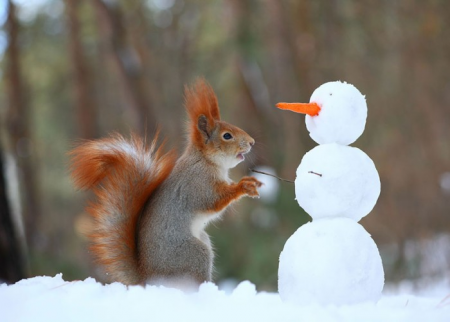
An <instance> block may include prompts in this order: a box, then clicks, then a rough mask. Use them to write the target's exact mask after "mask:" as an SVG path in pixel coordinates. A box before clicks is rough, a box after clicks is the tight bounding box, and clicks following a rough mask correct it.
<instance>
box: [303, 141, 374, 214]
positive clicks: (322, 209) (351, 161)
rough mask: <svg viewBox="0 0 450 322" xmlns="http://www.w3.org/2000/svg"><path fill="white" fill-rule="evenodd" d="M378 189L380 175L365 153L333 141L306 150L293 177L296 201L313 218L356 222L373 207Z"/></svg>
mask: <svg viewBox="0 0 450 322" xmlns="http://www.w3.org/2000/svg"><path fill="white" fill-rule="evenodd" d="M380 188H381V187H380V177H379V175H378V172H377V170H376V168H375V165H374V163H373V161H372V160H371V159H370V158H369V157H368V156H367V154H365V153H364V152H363V151H361V150H360V149H358V148H354V147H349V146H343V145H338V144H334V143H333V144H322V145H318V146H316V147H315V148H314V149H312V150H311V151H309V152H307V153H306V154H305V155H304V157H303V159H302V162H301V163H300V165H299V167H298V168H297V178H296V179H295V195H296V199H297V202H298V203H299V205H300V207H302V208H303V209H304V210H305V211H306V212H307V213H308V214H309V215H310V216H311V217H312V218H313V219H316V218H324V217H348V218H352V219H354V220H356V221H359V220H360V219H361V218H362V217H364V216H366V215H367V214H368V213H369V212H370V211H371V210H372V209H373V207H374V206H375V203H376V202H377V199H378V196H379V195H380Z"/></svg>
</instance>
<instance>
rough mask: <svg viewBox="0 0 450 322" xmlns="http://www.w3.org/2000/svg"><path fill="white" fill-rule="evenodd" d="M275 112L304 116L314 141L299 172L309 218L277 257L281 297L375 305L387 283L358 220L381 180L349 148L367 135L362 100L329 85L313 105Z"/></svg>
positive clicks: (346, 87)
mask: <svg viewBox="0 0 450 322" xmlns="http://www.w3.org/2000/svg"><path fill="white" fill-rule="evenodd" d="M277 107H278V108H280V109H285V110H291V111H294V112H297V113H304V114H307V115H306V119H305V122H306V127H307V129H308V131H309V133H310V136H311V138H312V139H313V140H314V141H316V142H317V143H319V145H318V146H316V147H315V148H313V149H312V150H311V151H309V152H307V153H306V154H305V155H304V157H303V159H302V161H301V163H300V165H299V167H298V169H297V177H296V180H295V195H296V199H297V201H298V203H299V205H300V206H301V207H302V208H303V209H304V210H305V211H306V212H307V213H308V214H309V215H310V216H311V217H312V219H313V220H312V222H309V223H307V224H305V225H303V226H301V227H300V228H299V229H298V230H297V231H296V232H295V233H294V234H293V235H292V236H291V237H290V238H289V239H288V241H287V242H286V244H285V246H284V249H283V251H282V252H281V255H280V263H279V270H278V290H279V294H280V297H281V299H282V300H283V301H285V302H293V303H297V304H310V303H318V304H325V305H328V304H335V305H344V304H353V303H360V302H366V301H377V300H378V299H379V298H380V296H381V292H382V289H383V285H384V271H383V266H382V263H381V257H380V254H379V252H378V248H377V246H376V244H375V242H374V241H373V239H372V238H371V236H370V235H369V233H367V231H366V230H365V229H364V228H363V227H362V226H361V225H360V224H359V223H358V221H359V220H360V219H361V218H362V217H364V216H366V215H367V214H368V213H369V212H370V211H371V210H372V209H373V207H374V206H375V203H376V201H377V199H378V196H379V195H380V178H379V176H378V172H377V170H376V168H375V165H374V163H373V161H372V160H371V159H370V158H369V157H368V156H367V154H365V153H364V152H363V151H361V150H360V149H358V148H355V147H350V146H348V145H349V144H351V143H353V142H354V141H356V139H358V137H359V136H360V135H361V134H362V133H363V131H364V127H365V123H366V118H367V105H366V100H365V98H364V96H363V95H362V94H361V93H360V92H359V90H358V89H357V88H356V87H354V86H353V85H351V84H348V83H342V82H339V81H337V82H329V83H325V84H323V85H321V86H320V87H319V88H317V89H316V90H315V91H314V93H313V94H312V96H311V99H310V103H307V104H302V103H279V104H277Z"/></svg>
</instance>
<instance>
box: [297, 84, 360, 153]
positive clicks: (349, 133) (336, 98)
mask: <svg viewBox="0 0 450 322" xmlns="http://www.w3.org/2000/svg"><path fill="white" fill-rule="evenodd" d="M310 102H311V103H312V102H314V103H317V104H318V105H319V106H320V107H321V110H320V112H319V115H318V116H309V115H306V117H305V123H306V128H307V129H308V131H309V135H310V136H311V138H312V139H313V140H314V141H316V142H317V143H319V144H327V143H338V144H342V145H349V144H352V143H353V142H355V141H356V140H357V139H358V138H359V137H360V136H361V134H362V133H363V132H364V128H365V126H366V119H367V103H366V99H365V98H364V96H363V95H362V94H361V92H360V91H359V90H358V89H357V88H356V87H355V86H353V85H351V84H348V83H345V82H344V83H342V82H339V81H337V82H328V83H325V84H323V85H321V86H319V87H318V88H317V89H316V90H315V91H314V92H313V94H312V95H311V99H310Z"/></svg>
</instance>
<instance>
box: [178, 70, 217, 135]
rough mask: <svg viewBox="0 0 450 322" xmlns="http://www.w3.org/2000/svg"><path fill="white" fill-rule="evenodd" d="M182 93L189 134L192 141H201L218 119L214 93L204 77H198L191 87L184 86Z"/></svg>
mask: <svg viewBox="0 0 450 322" xmlns="http://www.w3.org/2000/svg"><path fill="white" fill-rule="evenodd" d="M184 93H185V94H184V95H185V106H186V110H187V112H188V115H189V119H190V131H191V135H193V139H194V141H197V140H202V141H203V138H204V135H205V134H207V135H210V131H212V129H214V126H215V123H216V122H217V121H220V112H219V104H218V103H217V97H216V94H215V93H214V90H213V89H212V87H211V85H209V84H208V82H206V80H205V79H204V78H198V79H197V80H196V81H195V82H194V84H193V86H191V87H187V86H186V87H185V91H184ZM205 131H206V132H205ZM199 135H200V136H199Z"/></svg>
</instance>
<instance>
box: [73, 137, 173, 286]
mask: <svg viewBox="0 0 450 322" xmlns="http://www.w3.org/2000/svg"><path fill="white" fill-rule="evenodd" d="M157 140H158V135H156V137H155V139H154V140H153V142H152V143H151V145H150V146H149V147H148V146H146V145H145V142H143V140H142V139H140V138H138V137H137V136H134V135H133V136H132V138H131V140H130V141H127V140H125V139H124V138H123V137H122V136H120V135H115V136H113V137H112V138H108V139H101V140H96V141H88V142H86V143H84V144H82V145H80V146H78V147H77V148H75V149H74V150H72V151H71V152H70V156H71V157H72V159H71V160H72V164H71V171H72V177H73V179H74V182H75V185H76V186H77V187H79V188H81V189H92V191H93V192H94V193H95V195H96V197H97V200H96V201H95V202H93V203H91V204H90V205H89V207H88V208H87V211H88V212H89V214H90V215H92V217H93V218H94V222H95V229H94V233H93V234H92V235H91V236H89V237H90V239H91V241H92V246H91V249H92V252H93V253H94V255H95V257H96V259H97V260H98V261H99V262H100V263H101V264H102V265H103V267H105V270H106V272H107V273H108V274H109V275H110V277H111V278H112V280H115V281H120V282H122V283H124V284H137V283H141V282H142V281H141V280H140V279H141V277H140V275H139V272H138V267H137V258H136V241H135V238H136V225H137V221H138V218H139V215H140V212H141V209H142V208H143V207H144V204H145V203H146V201H147V200H148V198H149V197H150V195H151V194H152V193H153V191H154V190H155V189H156V188H157V187H158V186H159V185H160V184H161V183H162V182H163V181H164V180H165V179H166V178H167V176H168V175H169V174H170V172H171V171H172V168H173V166H174V164H175V154H174V152H173V151H171V152H169V153H166V154H163V145H161V146H160V147H159V148H157ZM120 196H133V198H123V197H120Z"/></svg>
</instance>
